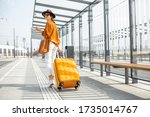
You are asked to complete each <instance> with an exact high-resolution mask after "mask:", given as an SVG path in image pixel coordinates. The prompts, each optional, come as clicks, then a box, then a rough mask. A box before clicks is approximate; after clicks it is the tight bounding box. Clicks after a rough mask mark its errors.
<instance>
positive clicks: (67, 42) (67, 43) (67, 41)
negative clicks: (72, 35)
mask: <svg viewBox="0 0 150 117" xmlns="http://www.w3.org/2000/svg"><path fill="white" fill-rule="evenodd" d="M68 33H69V31H68V24H66V46H68V45H69V38H68Z"/></svg>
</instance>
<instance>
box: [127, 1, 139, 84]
mask: <svg viewBox="0 0 150 117" xmlns="http://www.w3.org/2000/svg"><path fill="white" fill-rule="evenodd" d="M135 10H136V9H135V0H129V23H130V56H131V59H130V62H131V63H135V64H136V63H137V38H136V13H135ZM134 77H137V70H135V69H131V78H132V83H137V82H138V81H137V79H136V78H134Z"/></svg>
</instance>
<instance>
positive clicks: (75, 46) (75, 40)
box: [73, 19, 79, 65]
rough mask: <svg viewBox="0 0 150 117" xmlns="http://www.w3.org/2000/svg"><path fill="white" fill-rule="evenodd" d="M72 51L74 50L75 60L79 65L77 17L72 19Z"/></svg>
mask: <svg viewBox="0 0 150 117" xmlns="http://www.w3.org/2000/svg"><path fill="white" fill-rule="evenodd" d="M73 42H74V52H75V60H76V63H77V64H78V65H79V19H75V21H74V41H73Z"/></svg>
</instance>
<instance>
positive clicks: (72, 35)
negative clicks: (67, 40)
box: [71, 21, 74, 46]
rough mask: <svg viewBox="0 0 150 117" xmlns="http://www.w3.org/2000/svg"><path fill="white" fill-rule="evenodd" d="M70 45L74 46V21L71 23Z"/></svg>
mask: <svg viewBox="0 0 150 117" xmlns="http://www.w3.org/2000/svg"><path fill="white" fill-rule="evenodd" d="M71 45H72V46H74V21H71Z"/></svg>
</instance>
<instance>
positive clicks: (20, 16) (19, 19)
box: [0, 0, 34, 47]
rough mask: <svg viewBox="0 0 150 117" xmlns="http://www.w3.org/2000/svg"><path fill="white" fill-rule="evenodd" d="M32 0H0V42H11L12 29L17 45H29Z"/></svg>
mask: <svg viewBox="0 0 150 117" xmlns="http://www.w3.org/2000/svg"><path fill="white" fill-rule="evenodd" d="M33 8H34V0H0V44H6V43H7V41H8V42H9V44H10V45H12V44H13V29H15V36H16V38H17V40H18V45H19V46H23V41H22V40H23V38H26V46H27V47H29V45H30V35H31V26H32V17H33Z"/></svg>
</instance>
